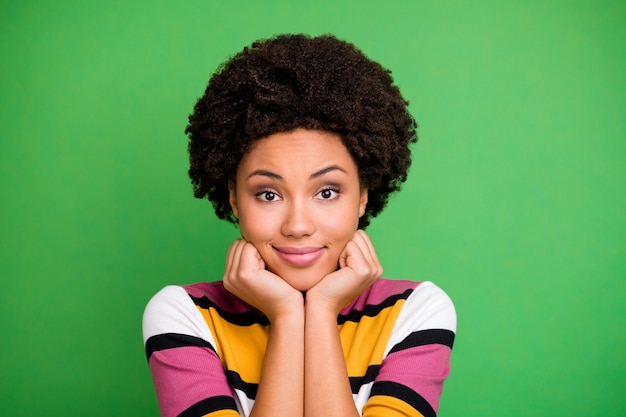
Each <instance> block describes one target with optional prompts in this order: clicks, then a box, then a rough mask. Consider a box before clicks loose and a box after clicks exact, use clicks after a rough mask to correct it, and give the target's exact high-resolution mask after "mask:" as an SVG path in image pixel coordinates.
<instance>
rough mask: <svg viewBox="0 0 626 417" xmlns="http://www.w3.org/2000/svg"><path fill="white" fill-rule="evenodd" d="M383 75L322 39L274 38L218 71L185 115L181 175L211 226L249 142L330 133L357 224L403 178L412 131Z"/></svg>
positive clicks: (226, 214) (356, 53)
mask: <svg viewBox="0 0 626 417" xmlns="http://www.w3.org/2000/svg"><path fill="white" fill-rule="evenodd" d="M407 106H408V102H407V101H406V100H405V99H404V98H403V97H402V95H401V94H400V90H399V89H398V87H397V86H395V85H394V83H393V78H392V77H391V72H390V71H389V70H386V69H385V68H383V67H382V66H381V65H380V64H378V63H377V62H374V61H372V60H370V59H369V58H367V57H366V56H365V55H364V54H363V53H362V52H361V51H360V50H359V49H357V48H356V47H355V46H354V45H353V44H351V43H348V42H345V41H342V40H339V39H337V38H336V37H334V36H331V35H323V36H317V37H310V36H307V35H279V36H276V37H273V38H270V39H265V40H259V41H256V42H254V43H253V44H252V45H251V46H250V47H245V48H244V49H243V51H241V52H240V53H238V54H236V55H235V56H234V57H232V58H231V59H230V60H228V61H226V62H225V63H224V64H222V65H221V66H220V67H219V68H218V70H217V71H216V73H215V74H214V75H213V76H212V77H211V79H210V81H209V84H208V86H207V88H206V90H205V92H204V95H203V96H202V97H200V98H199V99H198V101H197V103H196V105H195V107H194V110H193V113H191V114H190V115H189V124H188V125H187V128H186V129H185V133H186V134H187V135H188V137H189V155H190V162H191V167H190V169H189V176H190V177H191V182H192V184H193V186H194V195H195V196H196V197H197V198H204V197H205V196H206V197H208V199H209V201H211V202H212V203H213V207H214V208H215V213H216V214H217V216H218V217H219V218H220V219H225V220H228V221H230V222H233V223H236V222H237V220H236V218H235V217H234V215H233V212H232V209H231V207H230V204H229V199H228V196H229V194H228V184H229V182H234V178H235V173H236V170H237V166H238V164H239V162H240V161H241V159H242V157H243V156H244V155H245V154H246V152H247V151H248V150H249V149H250V145H251V144H252V143H253V142H254V141H255V140H257V139H260V138H263V137H265V136H268V135H271V134H273V133H277V132H285V131H290V130H293V129H295V128H306V129H318V130H324V131H327V132H331V133H334V134H337V135H338V136H340V137H341V139H342V140H343V143H344V145H345V146H346V148H347V149H348V151H349V152H350V154H351V155H352V157H353V158H354V160H355V162H356V165H357V167H358V169H359V177H360V180H361V185H362V186H365V187H367V188H368V189H369V195H368V197H369V201H368V204H367V207H366V210H365V214H364V215H363V216H362V217H361V219H360V220H359V227H360V228H365V227H366V226H367V225H368V224H369V222H370V218H371V217H375V216H376V215H378V214H379V213H380V212H381V211H382V209H383V208H384V207H385V205H386V204H387V200H388V198H389V195H390V194H391V193H393V192H395V191H398V190H399V189H400V186H401V184H402V183H403V182H404V181H406V178H407V171H408V169H409V166H410V165H411V152H410V149H409V145H410V144H411V143H414V142H416V141H417V133H416V128H417V124H416V122H415V120H414V119H413V117H412V116H411V115H410V114H409V112H408V110H407Z"/></svg>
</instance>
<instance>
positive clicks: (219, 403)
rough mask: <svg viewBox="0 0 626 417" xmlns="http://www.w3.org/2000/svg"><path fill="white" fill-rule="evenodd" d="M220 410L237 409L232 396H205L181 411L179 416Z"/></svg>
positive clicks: (198, 415)
mask: <svg viewBox="0 0 626 417" xmlns="http://www.w3.org/2000/svg"><path fill="white" fill-rule="evenodd" d="M219 410H237V404H235V400H234V399H233V398H232V397H228V396H226V395H220V396H217V397H211V398H205V399H204V400H202V401H198V402H197V403H195V404H194V405H192V406H191V407H189V408H188V409H186V410H185V411H183V412H182V413H180V414H179V415H178V417H200V416H204V415H206V414H209V413H213V412H215V411H219Z"/></svg>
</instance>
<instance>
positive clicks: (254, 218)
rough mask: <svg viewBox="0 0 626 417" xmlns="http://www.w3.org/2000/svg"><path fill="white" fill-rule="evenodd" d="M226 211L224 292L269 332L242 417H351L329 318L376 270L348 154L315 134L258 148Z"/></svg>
mask: <svg viewBox="0 0 626 417" xmlns="http://www.w3.org/2000/svg"><path fill="white" fill-rule="evenodd" d="M230 204H231V207H232V209H233V213H234V214H235V216H236V217H237V218H238V220H239V227H240V230H241V235H242V239H237V240H235V242H233V244H232V245H231V247H230V248H229V251H228V255H227V259H226V271H225V274H224V286H225V287H226V289H228V290H229V291H230V292H232V293H233V294H235V295H236V296H238V297H239V298H241V299H242V300H244V301H246V302H247V303H248V304H250V305H252V306H254V307H256V308H257V309H259V310H260V311H262V312H263V313H264V314H265V315H266V316H267V317H268V318H269V320H270V323H271V325H272V326H271V332H270V337H269V340H268V346H267V351H266V355H265V358H264V362H263V371H262V375H261V381H260V383H259V390H258V393H257V398H256V401H255V405H254V408H253V410H252V414H251V415H253V416H276V415H289V416H307V417H314V416H321V415H324V416H325V417H333V416H338V417H339V416H341V417H349V416H358V415H359V413H358V411H357V409H356V407H355V405H354V401H353V399H352V393H351V390H350V384H349V380H348V375H347V371H346V364H345V361H344V356H343V351H342V347H341V342H340V339H339V332H338V329H337V315H338V314H339V312H340V311H341V309H342V308H343V307H344V306H345V305H346V304H347V303H348V302H350V301H351V300H352V299H354V298H355V297H356V296H358V295H359V294H360V293H361V292H363V291H364V290H365V289H366V288H368V287H369V286H371V285H372V284H373V283H374V281H375V280H376V279H378V278H379V277H380V276H381V275H382V267H381V265H380V262H379V261H378V257H377V256H376V252H375V250H374V246H373V245H372V242H371V240H370V239H369V237H368V236H367V234H366V233H365V232H364V231H362V230H357V227H358V219H359V218H360V217H361V216H362V215H363V213H364V212H365V206H366V204H367V189H366V188H364V187H362V186H361V184H360V180H359V175H358V167H357V166H356V164H355V162H354V160H353V159H352V157H351V156H350V154H349V152H348V150H347V149H346V147H345V146H344V145H343V143H342V142H341V139H340V138H339V137H338V136H337V135H334V134H331V133H328V132H322V131H316V130H306V129H296V130H293V131H290V132H281V133H276V134H273V135H270V136H268V137H265V138H262V139H259V140H258V141H257V142H255V144H254V145H253V146H252V148H251V149H250V151H249V152H248V153H247V154H246V155H245V156H244V158H243V159H242V161H241V162H240V164H239V166H238V168H237V173H236V179H235V183H234V184H231V186H230ZM303 291H306V303H305V300H304V296H303Z"/></svg>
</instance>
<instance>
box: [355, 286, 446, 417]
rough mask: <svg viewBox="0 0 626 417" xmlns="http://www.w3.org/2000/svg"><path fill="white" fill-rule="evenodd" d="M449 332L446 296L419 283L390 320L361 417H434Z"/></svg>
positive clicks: (439, 393)
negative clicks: (393, 321)
mask: <svg viewBox="0 0 626 417" xmlns="http://www.w3.org/2000/svg"><path fill="white" fill-rule="evenodd" d="M455 332H456V312H455V309H454V305H453V304H452V301H451V300H450V298H449V297H448V296H447V295H446V294H445V293H444V292H443V291H442V290H441V289H439V288H438V287H437V286H435V285H434V284H433V283H431V282H424V283H422V284H420V285H419V286H418V287H417V288H416V289H415V291H413V293H412V294H411V295H410V296H409V298H408V299H407V302H406V303H405V305H404V306H403V308H402V311H401V312H400V315H399V317H398V319H397V321H396V324H395V326H394V329H393V332H392V335H391V337H390V339H389V343H388V344H387V348H386V351H385V358H384V359H383V362H382V364H381V367H380V371H379V373H378V376H377V377H376V379H375V381H374V385H373V386H372V391H371V394H370V398H369V400H368V401H367V403H366V404H365V406H364V407H363V416H364V417H378V416H385V417H400V416H404V417H406V416H423V417H434V416H436V414H437V411H438V409H439V398H440V397H441V393H442V390H443V383H444V380H445V379H446V377H447V376H448V374H449V371H450V354H451V350H452V345H453V342H454V337H455Z"/></svg>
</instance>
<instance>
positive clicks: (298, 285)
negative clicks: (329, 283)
mask: <svg viewBox="0 0 626 417" xmlns="http://www.w3.org/2000/svg"><path fill="white" fill-rule="evenodd" d="M330 272H332V271H329V272H324V271H322V272H321V273H320V271H319V270H315V269H311V270H308V269H307V270H289V271H280V272H278V271H277V272H276V274H277V275H278V276H279V277H281V278H282V279H283V280H285V282H287V284H289V285H291V286H292V287H293V288H295V289H296V290H298V291H308V290H310V289H311V288H313V287H314V286H315V285H317V283H319V282H320V281H321V280H322V279H323V278H324V277H325V276H326V275H328V274H329V273H330Z"/></svg>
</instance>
